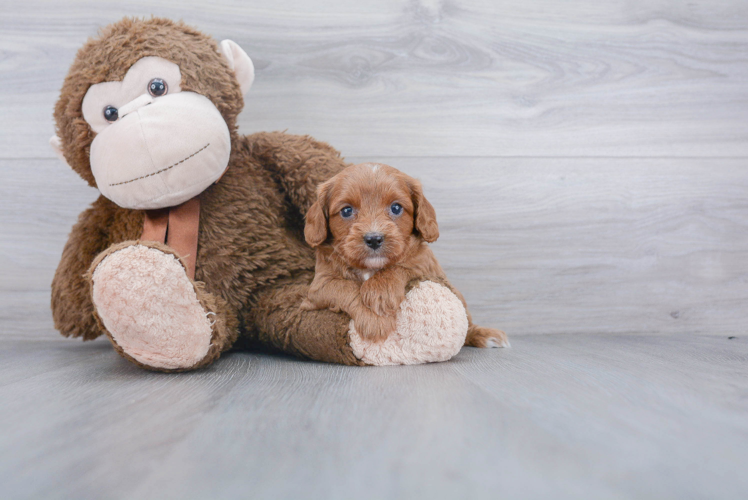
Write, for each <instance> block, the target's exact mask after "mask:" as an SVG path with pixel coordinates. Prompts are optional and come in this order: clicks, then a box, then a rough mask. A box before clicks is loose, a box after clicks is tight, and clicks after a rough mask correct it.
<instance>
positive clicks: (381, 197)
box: [302, 163, 506, 347]
mask: <svg viewBox="0 0 748 500" xmlns="http://www.w3.org/2000/svg"><path fill="white" fill-rule="evenodd" d="M393 204H396V205H398V206H399V207H400V210H399V211H398V212H397V213H396V212H395V211H393V210H392V207H393ZM344 209H345V210H347V211H348V213H345V214H344V213H343V212H342V210H344ZM304 234H305V237H306V241H307V243H309V244H310V245H311V246H314V247H317V259H316V260H317V262H316V273H315V277H314V281H313V282H312V285H311V287H310V289H309V294H308V301H307V302H305V303H304V304H302V307H304V308H305V309H309V310H313V309H323V308H325V309H326V308H332V309H335V310H342V311H344V312H346V313H347V314H349V315H350V316H351V318H353V321H354V323H355V325H356V331H358V332H359V333H361V335H362V336H363V337H365V338H368V339H371V340H383V339H385V338H386V337H387V335H389V334H390V333H392V332H393V331H394V329H395V327H396V319H395V318H396V314H397V311H398V309H399V308H400V304H401V303H402V301H403V300H405V290H406V287H407V285H408V283H409V282H411V280H413V279H415V278H418V277H422V276H436V277H438V279H439V281H440V282H446V275H445V274H444V270H443V269H442V267H441V266H440V265H439V262H437V260H436V257H435V256H434V254H433V252H432V251H431V249H430V248H429V247H428V245H427V243H431V242H434V241H436V239H437V238H438V237H439V227H438V225H437V222H436V212H435V210H434V207H433V206H432V205H431V203H429V201H428V200H427V199H426V198H425V196H424V195H423V189H422V187H421V183H420V182H418V181H417V180H416V179H414V178H412V177H410V176H407V175H405V174H404V173H402V172H400V171H399V170H397V169H395V168H392V167H390V166H388V165H381V164H375V163H363V164H361V165H354V166H350V167H348V168H346V169H345V170H343V171H342V172H340V173H339V174H337V175H336V176H335V177H333V178H332V179H330V180H329V181H327V182H325V183H324V184H322V185H320V186H319V188H318V191H317V201H316V202H315V204H314V205H312V207H311V208H310V209H309V211H308V212H307V221H306V227H305V230H304ZM367 236H369V237H370V238H371V237H379V238H380V240H379V245H381V246H376V245H373V246H370V245H368V244H367V243H366V237H367ZM449 288H450V289H451V290H453V291H454V292H455V294H456V295H457V296H458V297H459V298H460V300H461V301H462V303H463V305H464V306H465V310H466V311H467V317H468V333H467V338H466V341H465V343H466V345H472V346H476V347H488V346H489V341H490V340H491V339H494V340H495V341H496V344H497V345H501V344H503V343H504V342H505V341H506V335H505V334H504V332H502V331H500V330H495V329H492V328H484V327H480V326H477V325H475V324H473V322H472V319H471V316H470V312H469V311H468V310H467V303H465V299H464V297H463V296H462V294H461V293H460V292H458V291H457V290H455V289H454V288H453V287H451V286H449Z"/></svg>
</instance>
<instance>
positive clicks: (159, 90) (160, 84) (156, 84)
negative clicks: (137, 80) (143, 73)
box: [148, 78, 169, 97]
mask: <svg viewBox="0 0 748 500" xmlns="http://www.w3.org/2000/svg"><path fill="white" fill-rule="evenodd" d="M168 91H169V87H167V86H166V82H165V81H163V80H162V79H161V78H154V79H153V80H151V81H150V82H149V83H148V93H149V94H151V95H152V96H153V97H161V96H162V95H166V93H167V92H168Z"/></svg>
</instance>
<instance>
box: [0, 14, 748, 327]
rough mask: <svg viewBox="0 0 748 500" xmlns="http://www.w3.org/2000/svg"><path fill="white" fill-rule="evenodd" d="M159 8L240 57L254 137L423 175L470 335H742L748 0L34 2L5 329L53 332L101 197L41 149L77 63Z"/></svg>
mask: <svg viewBox="0 0 748 500" xmlns="http://www.w3.org/2000/svg"><path fill="white" fill-rule="evenodd" d="M149 14H155V15H163V16H168V17H172V18H182V19H184V20H185V21H187V22H188V23H191V24H194V25H196V26H198V27H199V28H201V29H203V30H204V31H206V32H209V33H211V34H212V35H214V36H215V37H216V38H218V39H223V38H231V39H233V40H235V41H236V42H238V43H239V44H240V45H241V46H242V47H244V48H245V50H246V51H247V52H248V53H249V54H250V56H251V57H252V58H253V60H254V61H255V64H256V68H257V78H256V83H255V85H254V87H253V89H252V91H251V93H250V94H249V97H248V99H247V105H246V108H245V111H244V113H243V114H242V116H241V119H240V125H241V129H242V130H243V131H245V132H247V133H250V132H253V131H257V130H284V129H287V130H288V131H289V132H292V133H303V134H311V135H313V136H315V137H317V138H319V139H323V140H326V141H329V142H330V143H331V144H333V145H334V146H336V147H338V148H339V149H340V150H341V151H342V152H343V154H344V155H345V156H346V157H348V158H349V159H351V160H354V161H359V160H378V161H382V162H386V163H389V164H392V165H394V166H396V167H399V168H401V169H403V170H405V171H406V172H409V173H411V174H413V175H416V176H418V177H420V178H421V179H422V180H423V182H424V184H425V186H426V193H427V195H428V196H429V197H430V198H431V200H432V202H433V203H434V204H435V206H436V208H437V213H438V215H439V220H440V223H441V227H442V238H441V240H440V241H439V242H437V243H436V244H435V246H434V249H435V251H436V253H437V255H438V256H439V257H440V259H441V260H442V262H443V264H444V266H445V268H446V269H447V271H448V273H449V274H450V275H451V277H452V279H453V280H454V282H455V283H456V284H457V285H458V286H459V287H460V288H461V289H462V290H463V291H464V293H465V295H466V296H467V298H468V301H469V302H470V303H471V304H472V309H473V311H474V315H475V316H476V320H477V321H478V322H481V323H484V324H493V325H496V326H501V327H504V328H505V329H506V330H507V331H508V332H509V333H510V334H512V335H520V334H535V333H582V332H599V333H687V332H698V333H704V334H717V335H724V334H734V333H742V332H743V331H744V330H745V326H744V325H745V323H746V319H748V313H747V312H746V311H748V307H746V305H747V302H748V286H746V284H747V283H748V279H747V277H748V227H746V226H747V225H748V214H747V212H746V210H747V209H748V174H747V173H746V157H748V140H747V139H748V3H746V2H742V1H738V0H721V1H712V0H710V1H706V0H699V1H695V2H688V3H684V2H680V1H676V0H635V1H627V2H623V1H619V2H591V1H589V2H588V1H581V0H576V1H573V2H554V1H552V0H542V1H534V2H505V1H495V0H485V1H480V0H471V1H467V2H446V1H445V2H440V1H419V0H414V1H401V0H385V1H377V2H344V1H342V0H325V1H324V2H310V1H308V0H287V1H283V2H211V3H210V4H209V5H208V4H206V3H205V2H198V1H189V2H180V3H179V4H178V5H177V4H173V3H170V2H165V1H160V0H154V1H148V2H143V1H130V2H102V1H69V2H51V1H49V2H41V1H38V0H37V1H28V2H9V1H5V2H3V5H2V8H1V9H0V228H1V229H2V232H3V234H4V236H5V237H4V238H3V240H2V242H1V243H0V276H2V278H3V279H2V282H1V283H0V293H1V294H2V296H3V298H4V300H3V301H1V302H0V304H1V305H0V320H1V321H2V325H3V327H2V331H1V332H0V335H3V336H6V337H13V336H17V337H27V336H29V335H41V336H45V337H48V336H49V335H51V329H52V327H51V319H50V315H49V312H48V294H49V291H48V288H49V283H50V281H51V277H52V273H53V272H54V268H55V266H56V264H57V260H58V259H59V254H60V252H61V250H62V245H63V243H64V241H65V238H66V235H67V232H68V230H69V228H70V226H71V225H72V223H73V222H74V221H75V218H76V216H77V214H78V213H79V212H80V211H81V210H82V209H83V208H84V207H85V206H86V205H87V204H88V203H89V202H90V201H92V200H93V199H94V198H95V196H96V192H95V191H94V190H92V189H90V188H88V187H86V186H85V185H84V183H83V181H82V180H80V179H79V178H77V177H76V176H75V175H74V174H73V173H72V172H70V171H68V170H67V169H66V167H64V166H63V165H62V164H61V163H60V162H59V161H58V160H56V159H55V158H54V156H53V154H52V152H51V151H50V149H49V147H48V145H47V140H48V138H49V136H50V135H51V134H52V133H53V125H52V121H51V112H52V107H53V105H54V102H55V99H56V97H57V93H58V89H59V87H60V85H61V82H62V79H63V77H64V75H65V73H66V71H67V67H68V66H69V64H70V63H71V61H72V59H73V56H74V54H75V51H76V50H77V48H78V47H79V46H80V45H81V44H82V43H83V41H84V40H85V39H86V38H87V37H88V36H91V35H93V34H94V33H95V32H96V30H97V27H99V26H103V25H105V24H107V23H109V22H111V21H114V20H117V19H119V18H120V17H121V16H123V15H149Z"/></svg>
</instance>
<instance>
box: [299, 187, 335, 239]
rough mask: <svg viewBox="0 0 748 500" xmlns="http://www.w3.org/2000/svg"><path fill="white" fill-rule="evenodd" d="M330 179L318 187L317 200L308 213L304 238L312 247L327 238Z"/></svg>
mask: <svg viewBox="0 0 748 500" xmlns="http://www.w3.org/2000/svg"><path fill="white" fill-rule="evenodd" d="M331 185H332V184H331V183H330V181H327V182H325V183H323V184H320V185H319V187H317V201H315V202H314V203H313V204H312V206H311V207H309V210H308V211H307V213H306V225H305V226H304V239H305V240H306V242H307V243H308V244H309V246H311V247H312V248H314V247H316V246H319V245H321V244H322V243H324V242H325V240H326V239H327V212H328V208H327V202H328V198H329V193H330V187H331Z"/></svg>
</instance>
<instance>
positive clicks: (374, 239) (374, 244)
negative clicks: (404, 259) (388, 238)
mask: <svg viewBox="0 0 748 500" xmlns="http://www.w3.org/2000/svg"><path fill="white" fill-rule="evenodd" d="M364 242H365V243H366V246H367V247H369V248H371V249H372V250H376V249H378V248H379V247H381V246H382V243H384V235H383V234H382V233H366V235H364Z"/></svg>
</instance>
